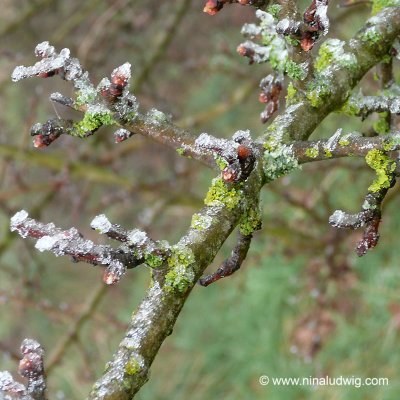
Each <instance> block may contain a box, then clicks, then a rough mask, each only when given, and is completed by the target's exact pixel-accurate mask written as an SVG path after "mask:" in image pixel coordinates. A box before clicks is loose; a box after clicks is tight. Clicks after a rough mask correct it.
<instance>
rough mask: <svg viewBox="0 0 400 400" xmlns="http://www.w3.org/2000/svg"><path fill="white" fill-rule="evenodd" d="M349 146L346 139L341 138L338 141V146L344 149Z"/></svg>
mask: <svg viewBox="0 0 400 400" xmlns="http://www.w3.org/2000/svg"><path fill="white" fill-rule="evenodd" d="M349 144H350V141H349V140H348V139H345V138H342V139H340V140H339V146H342V147H346V146H348V145H349Z"/></svg>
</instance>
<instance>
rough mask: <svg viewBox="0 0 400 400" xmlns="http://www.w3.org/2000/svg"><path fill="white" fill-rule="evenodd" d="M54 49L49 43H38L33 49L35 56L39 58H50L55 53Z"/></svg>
mask: <svg viewBox="0 0 400 400" xmlns="http://www.w3.org/2000/svg"><path fill="white" fill-rule="evenodd" d="M55 52H56V51H55V48H54V47H53V46H50V44H49V42H42V43H39V44H38V45H37V46H36V48H35V56H36V57H41V58H47V57H51V56H53V55H54V53H55Z"/></svg>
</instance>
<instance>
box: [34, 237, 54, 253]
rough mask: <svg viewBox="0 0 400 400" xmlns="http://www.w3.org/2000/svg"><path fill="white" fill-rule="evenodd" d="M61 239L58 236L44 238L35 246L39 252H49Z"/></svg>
mask: <svg viewBox="0 0 400 400" xmlns="http://www.w3.org/2000/svg"><path fill="white" fill-rule="evenodd" d="M59 239H60V238H59V237H58V235H57V236H43V237H41V238H40V239H39V240H38V241H37V242H36V244H35V247H36V248H37V249H38V250H39V251H42V252H43V251H49V250H51V249H52V248H53V246H54V245H55V244H56V243H57V242H58V240H59Z"/></svg>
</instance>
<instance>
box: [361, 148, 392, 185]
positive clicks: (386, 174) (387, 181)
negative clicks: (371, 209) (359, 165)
mask: <svg viewBox="0 0 400 400" xmlns="http://www.w3.org/2000/svg"><path fill="white" fill-rule="evenodd" d="M365 161H366V162H367V164H368V166H369V167H371V168H372V169H373V170H375V172H376V179H375V180H374V182H373V183H372V184H371V186H370V187H369V188H368V190H369V191H370V192H379V191H380V190H381V189H387V188H389V187H390V185H391V183H392V179H393V172H394V170H395V169H396V163H395V162H394V161H393V160H392V159H390V158H389V157H388V156H387V155H386V154H385V153H384V152H383V151H381V150H371V151H369V152H368V153H367V155H366V157H365Z"/></svg>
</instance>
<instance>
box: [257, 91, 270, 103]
mask: <svg viewBox="0 0 400 400" xmlns="http://www.w3.org/2000/svg"><path fill="white" fill-rule="evenodd" d="M269 100H270V97H269V96H268V94H267V93H265V92H261V93H260V94H259V96H258V101H259V102H260V103H268V102H269Z"/></svg>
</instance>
